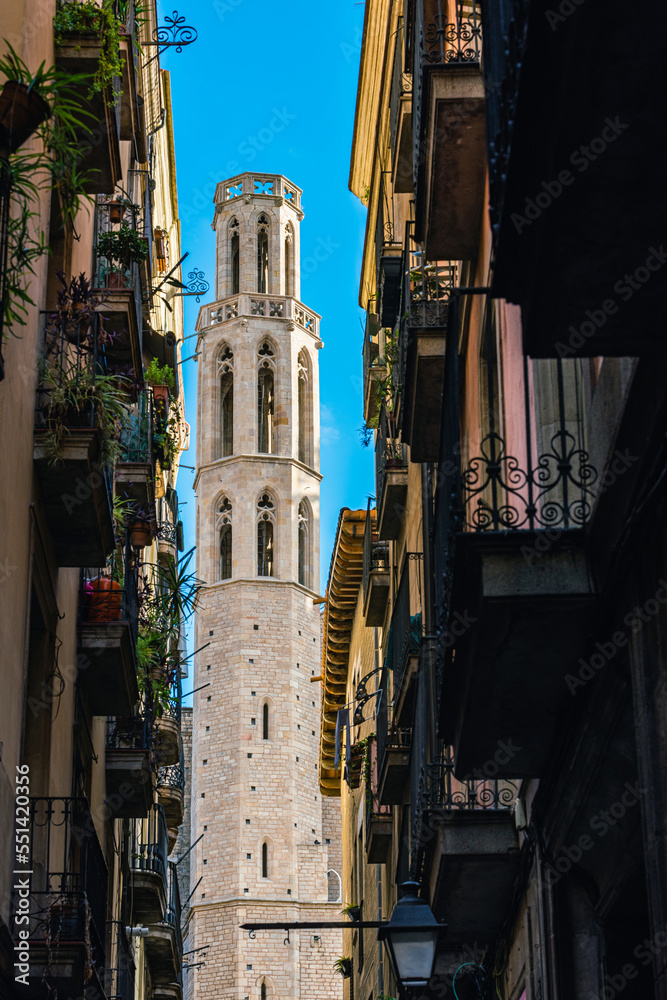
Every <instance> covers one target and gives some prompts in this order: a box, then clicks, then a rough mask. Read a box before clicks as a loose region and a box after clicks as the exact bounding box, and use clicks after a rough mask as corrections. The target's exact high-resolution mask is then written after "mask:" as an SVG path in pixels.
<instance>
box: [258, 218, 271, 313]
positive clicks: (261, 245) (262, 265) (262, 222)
mask: <svg viewBox="0 0 667 1000" xmlns="http://www.w3.org/2000/svg"><path fill="white" fill-rule="evenodd" d="M257 291H258V292H259V293H260V295H267V294H268V291H269V219H268V216H266V215H264V214H263V213H262V215H260V216H259V218H258V219H257Z"/></svg>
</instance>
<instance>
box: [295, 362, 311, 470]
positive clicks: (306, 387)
mask: <svg viewBox="0 0 667 1000" xmlns="http://www.w3.org/2000/svg"><path fill="white" fill-rule="evenodd" d="M297 370H298V379H299V384H298V397H297V407H298V413H297V418H298V435H299V438H298V447H297V457H298V459H299V461H300V462H303V463H304V465H312V462H313V456H312V440H313V426H312V405H311V386H310V364H309V361H308V355H307V353H306V352H305V351H301V352H300V354H299V357H298V363H297Z"/></svg>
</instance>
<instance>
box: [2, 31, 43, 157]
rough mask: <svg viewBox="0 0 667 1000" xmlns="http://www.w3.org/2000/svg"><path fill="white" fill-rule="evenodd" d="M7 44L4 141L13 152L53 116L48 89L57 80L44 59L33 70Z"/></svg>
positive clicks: (3, 67)
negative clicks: (33, 71)
mask: <svg viewBox="0 0 667 1000" xmlns="http://www.w3.org/2000/svg"><path fill="white" fill-rule="evenodd" d="M7 48H8V49H9V52H8V53H7V54H6V55H4V56H2V57H0V73H2V74H3V75H4V76H6V77H7V80H6V81H5V84H4V86H3V88H2V91H1V92H0V145H1V146H3V147H5V150H6V151H7V153H13V152H15V151H16V150H17V149H18V147H19V146H22V145H23V143H24V142H25V141H26V140H27V139H29V138H30V136H31V135H32V134H33V132H35V131H36V130H37V129H38V128H39V126H40V125H41V124H42V122H45V121H46V120H47V119H48V118H49V117H50V116H51V106H50V105H49V103H48V101H47V100H46V98H45V96H44V92H45V91H46V92H49V89H50V87H51V86H52V84H53V70H46V69H45V68H44V66H45V63H43V62H42V63H41V64H40V66H39V68H38V69H37V70H36V72H35V73H34V74H33V73H31V72H30V70H29V69H28V67H27V66H26V64H25V63H24V62H23V60H22V59H21V58H20V57H19V56H18V55H17V54H16V52H15V51H14V49H13V48H12V46H11V45H9V43H7Z"/></svg>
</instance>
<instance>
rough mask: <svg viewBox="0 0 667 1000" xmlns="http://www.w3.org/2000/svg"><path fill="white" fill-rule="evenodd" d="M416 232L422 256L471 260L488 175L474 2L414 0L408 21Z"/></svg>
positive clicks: (477, 15)
mask: <svg viewBox="0 0 667 1000" xmlns="http://www.w3.org/2000/svg"><path fill="white" fill-rule="evenodd" d="M411 37H412V51H413V54H414V70H413V104H412V108H413V114H412V124H413V136H414V145H413V155H414V172H415V178H416V184H415V200H416V206H415V211H416V219H417V230H416V236H417V238H418V239H419V240H420V242H421V243H422V245H423V248H424V251H425V254H426V257H427V259H428V260H473V259H475V258H476V257H477V254H478V250H479V242H480V237H481V224H482V208H483V204H484V184H485V179H486V176H485V175H486V121H485V112H484V81H483V79H482V74H481V70H480V58H481V54H482V26H481V19H480V11H479V5H478V3H477V2H476V0H469V2H466V3H465V4H462V3H460V2H459V0H416V2H415V5H414V24H413V25H412V26H411Z"/></svg>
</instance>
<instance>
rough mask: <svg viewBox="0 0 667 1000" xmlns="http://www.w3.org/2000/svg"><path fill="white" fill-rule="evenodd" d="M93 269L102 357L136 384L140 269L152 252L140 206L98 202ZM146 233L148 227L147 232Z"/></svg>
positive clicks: (140, 365) (139, 350)
mask: <svg viewBox="0 0 667 1000" xmlns="http://www.w3.org/2000/svg"><path fill="white" fill-rule="evenodd" d="M95 228H96V243H95V246H96V258H97V261H96V268H95V275H94V279H93V287H94V290H95V295H96V298H97V305H96V309H97V311H98V312H99V314H100V316H101V317H102V321H103V328H104V334H105V343H106V354H107V355H108V356H109V357H110V358H112V359H113V362H114V363H115V364H116V365H121V366H124V367H125V368H126V369H129V370H131V371H132V372H134V373H135V376H136V377H138V378H139V379H140V380H141V379H142V377H143V375H142V373H143V359H142V337H141V333H142V322H143V311H142V310H143V290H142V280H141V279H142V270H143V269H144V265H145V262H146V260H147V259H148V258H149V254H150V242H151V241H150V235H146V233H144V228H145V225H144V219H143V216H142V214H141V211H140V209H139V206H137V205H136V204H133V203H131V202H129V201H128V200H127V199H124V200H123V201H120V202H119V201H110V200H108V199H106V200H102V199H98V202H97V207H96V213H95ZM148 233H149V234H150V229H149V230H148Z"/></svg>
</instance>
